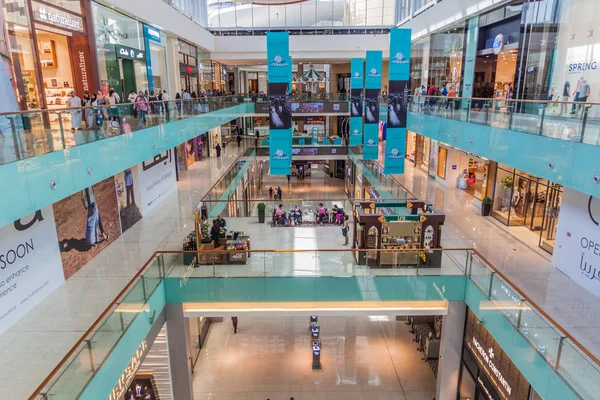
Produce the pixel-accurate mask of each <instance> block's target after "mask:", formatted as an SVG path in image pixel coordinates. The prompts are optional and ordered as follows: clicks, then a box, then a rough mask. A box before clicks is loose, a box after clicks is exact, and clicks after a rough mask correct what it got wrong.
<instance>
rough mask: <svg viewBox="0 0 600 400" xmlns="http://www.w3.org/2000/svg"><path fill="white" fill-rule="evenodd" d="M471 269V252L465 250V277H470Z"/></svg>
mask: <svg viewBox="0 0 600 400" xmlns="http://www.w3.org/2000/svg"><path fill="white" fill-rule="evenodd" d="M472 268H473V252H471V251H469V250H467V259H466V260H465V275H466V276H468V277H471V272H472Z"/></svg>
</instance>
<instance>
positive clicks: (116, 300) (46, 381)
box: [29, 247, 600, 400]
mask: <svg viewBox="0 0 600 400" xmlns="http://www.w3.org/2000/svg"><path fill="white" fill-rule="evenodd" d="M365 251H366V250H365ZM368 251H374V252H387V253H389V252H398V253H401V252H420V251H427V252H431V251H446V252H451V251H470V252H473V253H474V254H475V255H477V256H478V257H479V258H480V259H481V261H483V262H484V263H485V264H486V266H487V267H489V268H490V269H491V270H493V274H495V275H497V276H499V277H500V278H501V279H502V280H504V281H505V282H506V283H507V284H508V285H510V286H511V288H512V289H514V290H515V291H516V292H517V293H518V294H519V295H520V297H521V299H523V300H524V301H526V302H527V303H528V305H529V306H531V307H532V308H533V309H535V311H536V312H537V313H539V314H540V315H541V316H543V317H544V318H545V319H546V320H547V322H549V323H550V324H552V325H553V326H554V327H555V328H556V329H557V330H558V331H560V333H561V334H562V335H563V336H564V337H565V338H566V339H568V340H570V341H571V342H572V343H573V344H574V345H575V346H577V348H578V349H579V350H580V351H581V352H582V353H583V354H585V355H586V356H587V357H588V358H589V359H590V360H591V361H593V362H594V363H595V364H596V365H597V366H599V367H600V360H599V359H598V358H597V357H595V356H594V355H593V354H592V353H590V352H589V351H588V350H587V349H586V348H585V347H584V346H583V345H582V344H581V343H580V342H579V341H578V340H577V339H575V338H573V336H571V335H570V334H569V333H568V332H567V331H566V330H565V329H564V328H563V327H562V326H561V325H560V324H558V323H557V322H556V321H555V320H554V319H553V318H552V317H550V316H549V315H548V314H547V313H546V312H545V311H544V310H543V309H542V308H541V307H539V306H538V305H537V304H536V303H535V302H534V301H533V300H532V299H531V298H530V297H529V296H527V295H526V294H525V293H524V292H523V291H522V290H521V289H519V288H518V286H516V285H515V284H514V283H513V282H512V281H511V280H510V279H509V278H508V277H506V275H504V273H502V272H501V271H500V270H498V269H497V268H496V267H495V266H494V265H493V264H492V263H491V262H490V261H489V260H488V259H487V258H485V257H484V256H483V255H482V254H481V253H480V252H479V251H478V250H477V249H473V248H467V247H461V248H432V249H410V250H408V249H407V250H386V249H369V250H368ZM245 252H247V253H309V252H310V253H314V252H321V253H326V252H348V253H354V252H356V249H322V250H284V249H281V250H245ZM185 253H188V254H214V253H219V254H227V253H239V250H209V251H203V250H188V251H174V250H167V251H156V252H154V253H153V254H152V256H151V257H150V259H149V260H148V261H147V262H146V263H145V264H144V266H143V267H142V268H141V269H140V270H139V271H138V272H137V273H136V274H135V275H134V276H133V278H132V279H131V280H130V281H129V282H128V283H127V285H125V287H124V288H123V290H121V291H120V292H119V294H118V295H117V296H116V297H115V298H114V299H113V300H112V301H111V302H110V304H109V305H108V307H107V308H106V309H105V310H104V311H103V312H102V313H101V314H100V316H99V317H98V318H97V319H96V320H95V321H94V323H93V324H92V325H91V326H90V328H89V329H88V330H87V331H86V332H85V333H84V334H83V335H82V336H81V338H80V339H79V340H78V341H77V342H76V343H75V345H73V347H72V348H71V349H70V350H69V351H68V352H67V354H66V355H65V356H64V357H63V358H62V359H61V361H60V362H59V363H58V364H57V365H56V367H54V368H53V369H52V371H51V372H50V374H49V375H48V376H47V377H46V379H44V381H43V382H42V383H41V384H40V385H39V386H38V387H37V388H36V389H35V390H34V392H33V393H32V394H31V396H30V397H29V400H36V396H38V395H40V394H41V393H43V390H44V388H45V387H46V386H47V385H48V384H49V383H50V382H51V381H52V379H53V378H54V376H55V375H57V374H58V373H59V372H61V371H62V370H63V368H64V367H65V365H66V364H67V363H68V362H69V360H70V358H71V356H73V355H74V354H75V353H76V352H77V350H79V349H80V347H81V346H82V345H83V344H84V343H85V342H86V340H87V338H88V336H89V335H90V334H91V333H93V332H94V331H95V330H96V329H97V328H98V327H99V326H100V325H101V323H102V322H103V321H104V318H105V317H106V316H107V315H108V314H109V312H110V311H111V310H112V308H113V307H114V306H115V305H117V303H119V300H120V299H122V298H123V296H124V295H126V294H127V292H128V291H129V290H130V289H131V288H133V286H134V285H135V284H136V283H137V281H138V278H140V276H141V275H142V274H143V273H144V271H145V270H146V269H147V268H148V266H149V265H150V264H151V263H152V262H153V261H154V260H155V259H156V258H157V257H158V256H159V255H161V254H185ZM465 273H466V271H465Z"/></svg>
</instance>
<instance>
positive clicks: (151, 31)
mask: <svg viewBox="0 0 600 400" xmlns="http://www.w3.org/2000/svg"><path fill="white" fill-rule="evenodd" d="M144 32H145V33H146V37H147V38H148V39H150V40H152V41H155V42H158V43H160V29H157V28H155V27H153V26H149V25H144Z"/></svg>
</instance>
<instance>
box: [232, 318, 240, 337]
mask: <svg viewBox="0 0 600 400" xmlns="http://www.w3.org/2000/svg"><path fill="white" fill-rule="evenodd" d="M231 323H232V324H233V333H234V334H236V333H237V326H238V317H231Z"/></svg>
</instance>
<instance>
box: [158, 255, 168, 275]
mask: <svg viewBox="0 0 600 400" xmlns="http://www.w3.org/2000/svg"><path fill="white" fill-rule="evenodd" d="M164 257H165V255H164V254H163V253H160V254H159V255H158V256H157V257H156V260H157V261H158V277H159V278H160V279H165V278H166V277H167V271H165V259H164Z"/></svg>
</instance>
